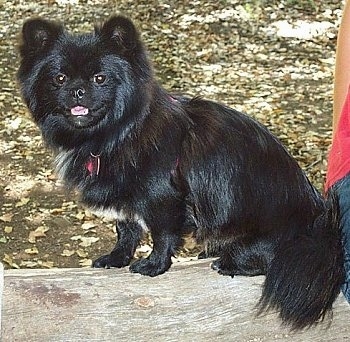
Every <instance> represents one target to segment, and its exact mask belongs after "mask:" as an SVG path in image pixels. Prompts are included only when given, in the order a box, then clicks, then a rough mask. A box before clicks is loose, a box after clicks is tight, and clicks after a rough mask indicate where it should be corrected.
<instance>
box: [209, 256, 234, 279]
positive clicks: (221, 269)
mask: <svg viewBox="0 0 350 342" xmlns="http://www.w3.org/2000/svg"><path fill="white" fill-rule="evenodd" d="M211 268H212V269H213V270H215V271H218V273H219V274H221V275H228V276H231V277H232V278H233V277H234V276H235V271H234V270H233V269H232V268H229V267H227V265H225V264H224V263H223V262H222V260H221V259H220V258H219V259H217V260H215V261H213V262H212V264H211Z"/></svg>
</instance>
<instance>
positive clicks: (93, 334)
mask: <svg viewBox="0 0 350 342" xmlns="http://www.w3.org/2000/svg"><path fill="white" fill-rule="evenodd" d="M262 282H263V277H254V278H246V277H236V278H234V279H231V278H229V277H223V276H220V275H218V274H217V273H216V272H214V271H211V270H210V269H209V261H207V260H206V261H196V262H188V263H179V264H175V265H173V267H172V268H171V270H170V271H169V272H167V273H165V274H163V275H161V276H158V277H156V278H149V277H144V276H140V275H137V274H131V273H129V272H128V270H127V269H121V270H117V269H111V270H101V269H99V270H94V269H52V270H8V271H5V286H4V297H3V322H2V338H3V342H10V341H11V342H14V341H31V342H35V341H43V342H44V341H45V342H48V341H54V342H58V341H65V342H67V341H123V342H124V341H126V342H129V341H152V342H157V341H160V342H164V341H211V340H212V341H235V342H236V341H238V342H239V341H269V342H270V341H313V342H316V341H348V340H350V307H349V305H348V304H347V303H346V301H345V300H344V299H343V297H341V298H339V299H338V300H337V302H336V305H335V310H334V315H333V321H332V324H331V326H330V327H329V328H328V329H326V328H327V324H322V325H320V326H318V327H316V328H313V329H310V330H307V331H305V332H301V333H300V332H299V333H296V334H292V333H290V332H289V331H288V330H287V329H285V328H283V327H281V326H280V321H279V320H278V318H277V316H276V315H275V314H273V313H269V314H267V315H265V316H263V317H259V318H256V317H255V316H254V306H255V304H256V302H257V300H258V298H259V296H260V292H261V284H262Z"/></svg>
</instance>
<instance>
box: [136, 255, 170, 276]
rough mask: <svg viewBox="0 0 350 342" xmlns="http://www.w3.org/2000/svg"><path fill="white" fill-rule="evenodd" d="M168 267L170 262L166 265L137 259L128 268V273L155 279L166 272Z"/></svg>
mask: <svg viewBox="0 0 350 342" xmlns="http://www.w3.org/2000/svg"><path fill="white" fill-rule="evenodd" d="M170 265H171V261H170V262H168V263H162V262H154V260H152V259H149V258H146V259H139V260H137V261H135V262H134V263H133V264H132V265H131V266H130V272H132V273H140V274H142V275H147V276H150V277H155V276H157V275H159V274H162V273H164V272H166V271H167V270H168V269H169V267H170Z"/></svg>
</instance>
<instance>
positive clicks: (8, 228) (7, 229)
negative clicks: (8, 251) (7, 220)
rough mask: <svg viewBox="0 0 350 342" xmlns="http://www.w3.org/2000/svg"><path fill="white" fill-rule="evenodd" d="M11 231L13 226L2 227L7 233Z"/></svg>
mask: <svg viewBox="0 0 350 342" xmlns="http://www.w3.org/2000/svg"><path fill="white" fill-rule="evenodd" d="M12 231H13V227H10V226H5V227H4V232H5V233H7V234H10V233H12Z"/></svg>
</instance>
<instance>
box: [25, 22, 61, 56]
mask: <svg viewBox="0 0 350 342" xmlns="http://www.w3.org/2000/svg"><path fill="white" fill-rule="evenodd" d="M62 32H63V26H62V25H61V24H58V23H56V22H53V21H48V20H44V19H40V18H36V19H29V20H28V21H26V22H25V23H24V25H23V28H22V44H21V46H20V53H21V55H22V57H24V56H26V55H28V54H30V55H33V54H40V53H42V52H44V51H46V50H47V49H49V47H50V46H51V45H52V43H53V42H54V41H55V40H56V39H57V38H58V36H59V35H60V34H62Z"/></svg>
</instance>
